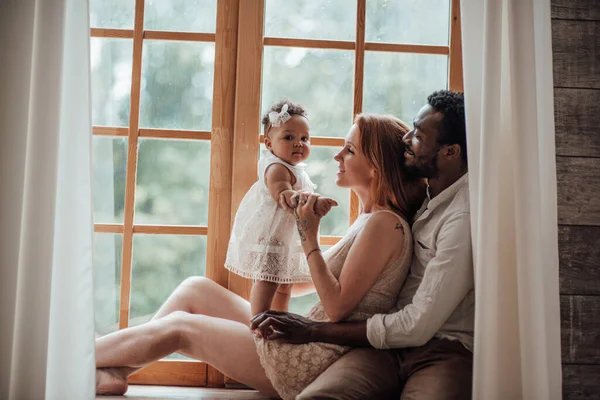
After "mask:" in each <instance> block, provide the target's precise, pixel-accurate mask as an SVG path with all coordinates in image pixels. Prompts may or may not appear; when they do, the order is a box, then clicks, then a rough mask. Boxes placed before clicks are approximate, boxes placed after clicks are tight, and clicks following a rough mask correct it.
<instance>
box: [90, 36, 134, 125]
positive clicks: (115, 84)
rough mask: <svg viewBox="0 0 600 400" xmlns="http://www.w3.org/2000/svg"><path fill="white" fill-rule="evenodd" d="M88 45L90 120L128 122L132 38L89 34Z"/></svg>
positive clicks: (103, 123) (109, 123) (112, 123)
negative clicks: (90, 91)
mask: <svg viewBox="0 0 600 400" xmlns="http://www.w3.org/2000/svg"><path fill="white" fill-rule="evenodd" d="M90 45H91V47H90V53H91V65H92V124H94V125H106V126H128V125H129V98H130V94H131V62H132V54H133V41H132V40H130V39H104V38H91V41H90Z"/></svg>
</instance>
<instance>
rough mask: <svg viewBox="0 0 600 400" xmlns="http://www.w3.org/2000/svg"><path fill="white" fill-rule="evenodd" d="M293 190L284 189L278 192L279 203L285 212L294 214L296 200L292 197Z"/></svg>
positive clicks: (294, 193)
mask: <svg viewBox="0 0 600 400" xmlns="http://www.w3.org/2000/svg"><path fill="white" fill-rule="evenodd" d="M296 193H297V192H296V191H295V190H284V191H283V192H281V193H280V194H279V205H280V206H281V208H283V209H284V210H285V211H286V212H288V213H290V214H292V215H294V216H295V213H294V209H295V208H296V202H295V199H294V198H293V197H294V196H295V195H296Z"/></svg>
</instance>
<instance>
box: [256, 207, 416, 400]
mask: <svg viewBox="0 0 600 400" xmlns="http://www.w3.org/2000/svg"><path fill="white" fill-rule="evenodd" d="M377 212H390V213H391V211H377ZM392 214H393V213H392ZM372 215H373V213H371V214H362V215H360V216H359V217H358V218H357V220H356V221H355V222H354V224H352V226H351V227H350V228H349V229H348V232H347V233H346V235H345V236H344V237H343V238H342V240H340V241H339V242H338V243H337V244H336V245H335V246H333V247H332V248H330V249H329V250H327V251H326V252H325V253H324V254H323V258H324V259H325V262H326V263H327V266H328V267H329V269H330V270H331V272H332V273H333V274H334V275H335V276H336V277H339V276H340V273H341V271H342V267H343V266H344V261H345V260H346V256H347V255H348V252H349V251H350V247H352V244H353V243H354V240H355V239H356V236H357V235H358V233H359V232H360V231H361V229H362V228H363V227H364V226H365V224H366V222H367V221H368V219H369V218H370V217H371V216H372ZM394 216H396V217H397V218H398V221H399V223H400V224H401V226H402V229H403V230H404V247H403V250H402V254H401V255H400V256H399V257H398V259H396V260H395V261H393V262H391V263H390V264H389V265H388V266H386V267H385V269H384V270H383V272H382V273H381V275H379V277H378V278H377V280H376V281H375V283H374V284H373V286H372V287H371V289H370V290H369V292H368V293H367V294H366V295H365V297H364V298H363V299H362V300H361V301H360V303H358V306H357V307H356V309H355V310H354V311H353V312H352V313H351V314H350V316H349V317H348V318H346V320H347V321H362V320H366V319H367V318H369V317H371V316H372V315H374V314H381V313H387V312H389V311H390V310H391V309H392V308H394V306H395V305H396V301H397V299H398V294H399V292H400V289H401V288H402V285H403V284H404V280H405V279H406V275H407V274H408V270H409V268H410V262H411V256H412V235H411V234H410V227H409V225H408V223H407V222H406V221H404V220H403V219H402V218H400V217H399V216H398V215H396V214H394ZM373 251H377V250H376V249H374V250H373ZM365 268H369V266H368V265H365ZM306 316H307V317H308V318H310V319H312V320H314V321H329V318H328V317H327V314H326V313H325V310H324V309H323V305H322V304H321V302H318V303H317V304H315V306H314V307H313V308H312V309H311V310H310V311H309V312H308V314H307V315H306ZM255 340H256V350H257V352H258V355H259V358H260V362H261V364H262V366H263V368H264V369H265V372H266V374H267V377H268V378H269V379H270V380H271V383H272V384H273V387H274V388H275V390H277V392H278V393H279V395H280V396H281V397H282V398H283V399H293V398H295V397H296V395H298V394H299V393H300V392H301V391H302V390H303V389H304V388H305V387H307V386H308V385H309V384H310V383H311V382H312V381H313V380H315V379H316V378H317V377H318V376H319V375H320V374H321V373H322V372H323V371H325V369H327V367H329V366H330V365H331V364H332V363H333V362H334V361H336V360H337V359H338V358H340V357H341V356H342V355H344V354H345V353H347V352H348V351H349V350H350V349H351V347H345V346H338V345H334V344H328V343H307V344H289V343H284V342H282V341H279V340H275V341H269V340H264V339H261V338H256V339H255Z"/></svg>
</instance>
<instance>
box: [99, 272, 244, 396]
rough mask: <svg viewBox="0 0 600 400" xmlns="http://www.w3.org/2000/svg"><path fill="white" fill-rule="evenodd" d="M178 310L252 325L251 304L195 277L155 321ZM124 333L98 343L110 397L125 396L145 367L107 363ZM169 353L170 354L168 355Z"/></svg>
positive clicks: (179, 289) (102, 382)
mask: <svg viewBox="0 0 600 400" xmlns="http://www.w3.org/2000/svg"><path fill="white" fill-rule="evenodd" d="M175 311H184V312H187V313H191V314H204V315H208V316H212V317H218V318H224V319H230V320H233V321H237V322H240V323H243V324H245V325H249V323H250V318H251V313H250V304H249V303H248V302H247V301H246V300H244V299H243V298H242V297H240V296H238V295H236V294H235V293H232V292H231V291H229V290H227V289H225V288H223V287H222V286H221V285H219V284H217V283H215V282H214V281H212V280H210V279H208V278H205V277H191V278H188V279H186V280H185V281H183V282H182V283H181V284H180V285H179V286H178V287H177V289H175V291H174V292H173V293H172V294H171V296H169V298H168V299H167V301H166V302H165V303H164V304H163V305H162V307H161V308H160V309H159V310H158V312H157V313H156V315H155V316H154V317H153V319H152V320H153V321H154V320H157V319H161V318H164V317H166V316H168V315H170V314H171V313H173V312H175ZM151 322H152V321H151ZM144 325H146V324H144ZM144 325H141V326H144ZM141 326H139V327H133V328H127V329H125V330H123V331H129V330H135V329H136V328H140V327H141ZM123 331H118V332H114V333H111V334H109V335H106V336H104V337H101V338H99V339H97V340H96V368H97V370H96V388H97V392H98V393H99V394H102V392H105V393H106V394H109V393H114V394H122V393H125V392H126V391H127V376H129V375H131V374H133V373H134V372H136V371H137V370H139V369H140V368H141V367H143V366H144V365H139V366H135V367H133V366H127V367H125V366H124V365H119V364H116V365H114V364H113V365H111V364H110V363H108V364H107V359H106V355H107V354H110V351H111V348H112V347H113V345H114V343H115V339H116V340H119V337H120V335H121V333H120V332H123ZM135 332H137V330H136V331H135ZM168 354H170V353H167V354H165V355H168ZM107 367H109V368H107ZM111 367H112V368H111Z"/></svg>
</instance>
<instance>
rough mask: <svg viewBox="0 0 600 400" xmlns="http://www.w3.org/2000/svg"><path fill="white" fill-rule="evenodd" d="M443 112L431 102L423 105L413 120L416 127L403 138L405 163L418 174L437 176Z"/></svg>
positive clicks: (428, 176)
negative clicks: (439, 132)
mask: <svg viewBox="0 0 600 400" xmlns="http://www.w3.org/2000/svg"><path fill="white" fill-rule="evenodd" d="M443 118H444V116H443V114H442V113H440V112H438V111H435V110H434V109H433V108H432V107H431V106H430V105H429V104H427V105H425V106H423V108H421V110H420V111H419V112H418V113H417V116H416V117H415V119H414V121H413V126H414V128H413V129H412V130H411V131H410V132H408V133H407V134H406V135H404V138H403V139H402V140H403V141H404V144H405V145H406V151H405V152H404V156H405V161H404V163H405V165H406V167H407V169H408V170H409V171H411V172H413V173H415V174H417V175H418V176H422V177H425V178H435V177H436V176H437V174H438V153H439V151H440V148H441V146H440V145H439V144H438V142H437V137H438V131H439V129H440V122H441V121H442V119H443Z"/></svg>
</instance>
